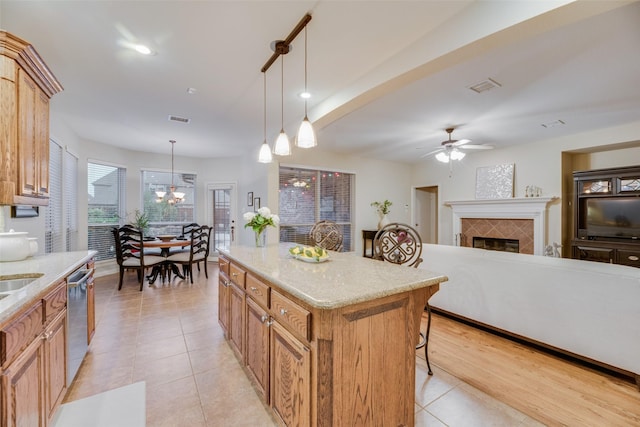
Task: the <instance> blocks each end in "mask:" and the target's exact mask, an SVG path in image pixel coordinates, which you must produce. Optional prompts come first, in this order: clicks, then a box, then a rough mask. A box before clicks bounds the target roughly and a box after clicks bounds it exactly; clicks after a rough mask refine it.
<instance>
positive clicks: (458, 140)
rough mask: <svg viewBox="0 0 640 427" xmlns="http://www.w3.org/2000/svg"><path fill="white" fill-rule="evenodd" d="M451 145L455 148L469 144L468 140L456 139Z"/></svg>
mask: <svg viewBox="0 0 640 427" xmlns="http://www.w3.org/2000/svg"><path fill="white" fill-rule="evenodd" d="M451 142H452V143H453V145H454V146H456V147H460V146H461V145H465V144H468V143H470V142H471V140H470V139H456V140H454V141H451Z"/></svg>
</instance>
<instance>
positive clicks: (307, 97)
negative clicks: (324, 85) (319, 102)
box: [298, 92, 311, 99]
mask: <svg viewBox="0 0 640 427" xmlns="http://www.w3.org/2000/svg"><path fill="white" fill-rule="evenodd" d="M298 96H299V97H300V98H302V99H309V98H311V94H310V93H309V92H301V93H300V95H298Z"/></svg>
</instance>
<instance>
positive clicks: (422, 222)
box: [413, 186, 438, 244]
mask: <svg viewBox="0 0 640 427" xmlns="http://www.w3.org/2000/svg"><path fill="white" fill-rule="evenodd" d="M414 200H415V203H414V212H413V219H414V227H415V229H416V231H417V232H418V234H420V237H421V238H422V242H423V243H431V244H437V243H438V187H437V186H430V187H417V188H416V189H415V197H414Z"/></svg>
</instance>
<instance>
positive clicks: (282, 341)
mask: <svg viewBox="0 0 640 427" xmlns="http://www.w3.org/2000/svg"><path fill="white" fill-rule="evenodd" d="M270 329H271V408H272V409H273V411H274V412H275V414H276V415H277V416H278V417H279V418H280V421H281V423H282V424H284V425H287V426H308V425H310V423H311V402H310V401H309V399H310V388H311V351H310V350H309V349H308V348H307V347H306V346H305V345H304V344H302V342H300V341H298V340H297V339H296V338H295V337H294V336H293V335H291V334H290V333H289V332H287V331H286V330H285V329H284V328H283V327H282V326H280V325H279V324H278V322H274V323H273V324H272V325H271V328H270Z"/></svg>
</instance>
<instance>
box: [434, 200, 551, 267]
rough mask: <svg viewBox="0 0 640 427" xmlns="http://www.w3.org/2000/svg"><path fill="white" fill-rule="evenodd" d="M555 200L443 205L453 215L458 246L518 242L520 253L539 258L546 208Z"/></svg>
mask: <svg viewBox="0 0 640 427" xmlns="http://www.w3.org/2000/svg"><path fill="white" fill-rule="evenodd" d="M555 199H557V197H525V198H513V199H488V200H460V201H452V202H446V203H445V205H447V206H450V207H451V209H452V211H453V222H452V224H453V236H454V241H455V242H457V244H458V245H459V246H472V241H473V237H474V236H477V237H495V238H503V239H516V240H519V244H520V253H524V254H533V255H543V254H544V247H545V244H546V236H547V222H546V220H547V206H548V204H549V202H552V201H553V200H555Z"/></svg>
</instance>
